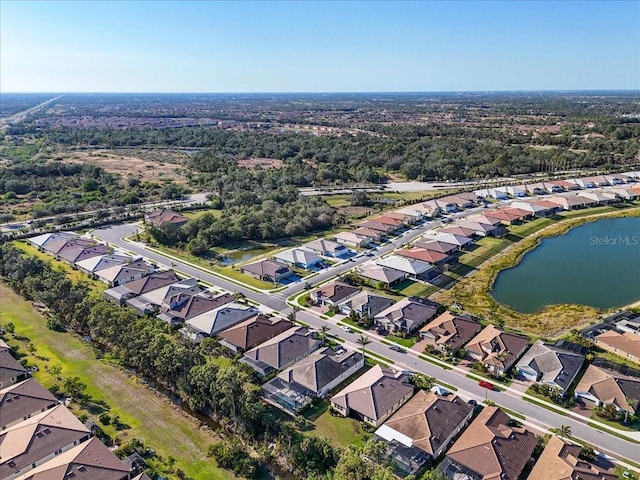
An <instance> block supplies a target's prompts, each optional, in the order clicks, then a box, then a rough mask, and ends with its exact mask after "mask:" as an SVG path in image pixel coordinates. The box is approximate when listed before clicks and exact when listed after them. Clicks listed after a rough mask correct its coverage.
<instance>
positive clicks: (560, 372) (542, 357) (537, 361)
mask: <svg viewBox="0 0 640 480" xmlns="http://www.w3.org/2000/svg"><path fill="white" fill-rule="evenodd" d="M584 361H585V357H584V356H583V355H580V354H579V353H574V352H569V351H567V350H563V349H561V348H557V347H554V346H552V345H546V344H545V343H544V342H543V341H542V340H537V341H536V342H535V343H534V344H533V345H532V346H531V348H529V350H527V352H526V353H525V354H524V355H523V356H522V358H521V359H520V360H519V361H518V363H517V364H516V370H517V372H518V375H519V376H521V377H523V378H524V379H525V380H528V381H530V382H537V383H541V384H543V385H547V386H549V387H553V388H557V389H559V390H560V391H561V392H562V393H565V392H566V391H568V390H569V388H570V387H571V385H572V384H573V381H574V380H575V378H576V376H577V375H578V373H579V372H580V369H581V368H582V365H583V364H584Z"/></svg>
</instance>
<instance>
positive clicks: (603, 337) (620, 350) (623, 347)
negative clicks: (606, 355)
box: [593, 330, 640, 363]
mask: <svg viewBox="0 0 640 480" xmlns="http://www.w3.org/2000/svg"><path fill="white" fill-rule="evenodd" d="M593 340H594V342H595V343H596V345H598V346H599V347H601V348H604V349H605V350H607V351H609V352H611V353H615V354H616V355H619V356H621V357H623V358H626V359H628V360H631V361H632V362H634V363H640V335H638V334H637V333H632V332H624V333H618V332H616V331H615V330H607V331H606V332H603V333H601V334H600V335H597V336H596V337H595V338H594V339H593Z"/></svg>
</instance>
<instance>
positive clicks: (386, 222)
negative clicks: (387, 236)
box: [372, 215, 404, 227]
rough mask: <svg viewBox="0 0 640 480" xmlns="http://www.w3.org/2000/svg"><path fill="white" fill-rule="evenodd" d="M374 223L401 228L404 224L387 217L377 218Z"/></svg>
mask: <svg viewBox="0 0 640 480" xmlns="http://www.w3.org/2000/svg"><path fill="white" fill-rule="evenodd" d="M372 221H373V222H379V223H382V224H383V225H390V226H392V227H399V226H401V225H403V223H404V222H403V221H402V220H400V219H398V218H394V217H389V216H386V215H385V216H382V217H376V218H374V219H373V220H372Z"/></svg>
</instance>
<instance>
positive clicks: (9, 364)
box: [0, 340, 29, 389]
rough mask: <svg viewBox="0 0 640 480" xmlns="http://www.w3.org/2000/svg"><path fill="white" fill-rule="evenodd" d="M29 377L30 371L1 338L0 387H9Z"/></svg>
mask: <svg viewBox="0 0 640 480" xmlns="http://www.w3.org/2000/svg"><path fill="white" fill-rule="evenodd" d="M28 377H29V372H27V369H26V368H24V367H23V366H22V365H21V364H20V362H18V361H17V360H16V359H15V358H13V355H11V350H9V347H8V346H7V344H6V343H4V342H3V341H2V340H0V388H2V389H4V388H7V387H9V386H11V385H13V384H15V383H18V382H21V381H23V380H25V379H26V378H28Z"/></svg>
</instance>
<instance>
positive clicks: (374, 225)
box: [360, 220, 394, 235]
mask: <svg viewBox="0 0 640 480" xmlns="http://www.w3.org/2000/svg"><path fill="white" fill-rule="evenodd" d="M360 228H370V229H371V230H375V231H377V232H378V235H381V234H385V233H387V232H389V231H390V230H393V228H394V227H393V226H391V225H388V224H386V223H382V222H376V221H374V220H369V221H367V222H363V223H361V224H360Z"/></svg>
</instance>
